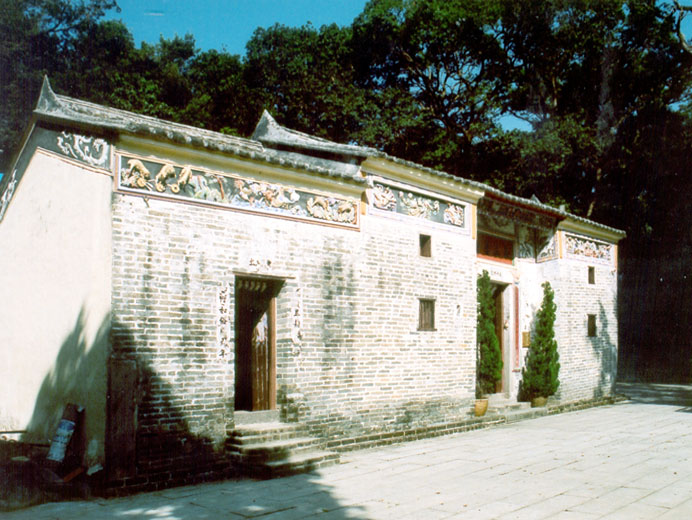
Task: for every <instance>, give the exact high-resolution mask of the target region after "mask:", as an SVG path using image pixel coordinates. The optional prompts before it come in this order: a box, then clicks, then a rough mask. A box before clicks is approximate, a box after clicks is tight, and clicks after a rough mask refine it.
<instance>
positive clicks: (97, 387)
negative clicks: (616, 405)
mask: <svg viewBox="0 0 692 520" xmlns="http://www.w3.org/2000/svg"><path fill="white" fill-rule="evenodd" d="M0 196H1V199H0V251H1V252H2V253H1V254H0V281H1V286H2V288H3V297H2V298H0V316H2V326H1V327H0V345H2V346H3V356H4V363H2V365H1V366H0V395H2V397H1V398H0V429H4V430H10V429H11V430H25V431H26V432H27V434H26V435H27V438H38V439H49V438H50V437H51V435H52V432H53V431H54V429H55V426H56V424H57V422H58V420H59V419H60V415H61V413H62V410H63V408H64V406H65V404H66V403H77V404H79V405H81V406H83V407H84V410H85V412H84V440H83V443H84V446H83V452H84V457H85V459H86V464H89V465H91V464H95V463H101V464H103V465H104V466H106V468H107V469H108V472H109V479H110V482H111V483H112V485H113V486H126V487H130V488H133V489H137V488H142V489H144V488H146V487H157V486H162V485H170V484H174V483H179V482H183V481H188V480H189V478H190V477H189V475H191V474H192V473H194V474H196V475H201V476H203V477H204V476H208V477H211V476H216V475H224V474H229V472H232V471H233V470H234V469H233V468H234V467H236V466H240V465H243V464H245V465H249V464H251V462H252V457H251V456H249V451H248V450H246V451H245V452H243V449H245V448H244V447H243V446H245V447H247V442H249V441H247V439H248V437H250V436H251V435H250V433H249V432H252V425H253V424H256V425H258V426H256V428H255V430H259V429H261V428H265V430H267V431H270V432H275V433H276V434H277V435H278V436H280V435H279V434H280V433H281V432H284V431H288V430H291V431H300V432H301V435H299V436H298V437H300V436H309V437H311V438H313V439H317V441H319V443H321V444H320V446H321V448H325V447H326V448H329V449H330V450H331V451H334V450H336V451H338V450H340V449H349V448H353V447H358V446H369V445H373V444H376V443H377V442H378V440H381V439H396V438H399V439H404V438H414V437H416V436H421V435H423V434H424V432H425V431H430V432H433V431H443V430H445V428H447V427H449V426H450V425H455V424H461V423H463V422H464V421H467V420H469V412H470V409H471V405H472V402H473V400H474V397H475V386H476V301H477V296H476V282H477V279H478V276H479V274H481V273H482V272H483V271H487V272H488V273H489V275H490V278H491V280H492V283H493V288H494V294H495V302H496V314H497V316H496V330H497V332H498V335H499V339H500V344H501V349H502V359H503V371H502V380H501V383H500V384H499V385H498V388H497V392H498V394H501V395H502V396H503V397H504V398H505V399H506V400H509V401H513V400H514V401H515V400H516V398H517V391H518V387H519V383H520V381H521V369H522V367H523V366H524V362H525V357H526V353H527V351H528V347H529V345H530V342H531V336H532V329H533V326H534V318H535V315H536V311H537V310H538V308H539V307H540V305H541V300H542V296H543V291H542V288H541V284H542V283H543V282H545V281H549V282H550V283H551V285H552V287H553V289H554V291H555V302H556V304H557V319H556V324H555V330H556V339H557V342H558V346H559V355H560V364H561V369H560V387H559V390H558V393H557V395H556V396H555V397H554V399H555V400H557V401H559V402H563V403H568V402H578V401H585V400H590V399H595V398H600V397H603V396H608V395H611V394H612V392H613V387H614V383H615V375H616V367H617V338H618V323H617V312H616V309H617V279H618V276H617V274H618V257H617V251H618V246H617V244H618V241H619V240H621V239H622V238H623V237H624V233H623V232H622V231H619V230H617V229H613V228H610V227H608V226H605V225H602V224H599V223H597V222H593V221H590V220H587V219H584V218H581V217H579V216H576V215H573V214H570V213H568V212H565V211H563V210H561V209H556V208H553V207H551V206H548V205H545V204H542V203H540V202H539V201H537V200H535V199H533V200H531V199H525V198H520V197H516V196H513V195H511V194H508V193H504V192H502V191H499V190H497V189H495V188H492V187H490V186H487V185H485V184H481V183H478V182H474V181H470V180H466V179H463V178H459V177H455V176H452V175H448V174H446V173H444V172H441V171H436V170H433V169H429V168H426V167H424V166H421V165H419V164H414V163H411V162H408V161H405V160H402V159H398V158H396V157H392V156H389V155H387V154H385V153H383V152H381V151H378V150H375V149H372V148H367V147H362V146H354V145H345V144H337V143H333V142H330V141H327V140H323V139H320V138H316V137H313V136H310V135H307V134H304V133H300V132H296V131H293V130H290V129H287V128H284V127H282V126H281V125H279V124H278V123H277V122H276V121H275V120H274V119H273V118H272V117H271V116H270V115H269V114H268V113H266V112H265V114H264V115H263V116H262V118H261V120H260V121H259V123H258V125H257V127H256V130H255V132H254V134H253V135H252V137H251V138H249V139H242V138H238V137H233V136H229V135H224V134H220V133H215V132H211V131H208V130H203V129H199V128H192V127H189V126H184V125H180V124H176V123H170V122H167V121H162V120H159V119H155V118H152V117H146V116H141V115H137V114H134V113H130V112H125V111H122V110H116V109H112V108H108V107H105V106H100V105H96V104H93V103H88V102H85V101H81V100H77V99H73V98H69V97H66V96H63V95H58V94H56V93H54V92H53V91H52V90H51V88H50V86H49V84H48V82H47V81H46V82H45V83H44V86H43V89H42V92H41V96H40V99H39V100H38V103H37V106H36V109H35V111H34V116H33V119H32V122H31V126H30V129H29V130H28V132H27V134H26V138H25V140H24V142H23V145H22V148H21V150H20V151H19V152H18V154H17V157H16V161H15V163H14V164H13V167H12V170H11V171H8V172H7V173H6V175H5V178H4V179H3V180H2V182H1V183H0ZM271 425H274V426H273V427H272V426H271ZM426 429H427V430H426ZM450 431H451V430H450ZM421 432H423V433H421ZM255 433H256V432H255ZM244 439H245V440H244ZM246 441H247V442H246ZM244 443H245V444H244ZM312 451H313V452H314V451H315V450H312ZM321 453H322V456H323V457H324V458H325V459H324V460H327V459H329V452H328V451H323V452H321ZM296 457H297V458H295V460H298V459H299V457H298V456H296ZM301 460H304V461H307V460H308V458H307V456H306V457H305V458H304V459H301ZM274 462H275V465H278V464H279V463H280V460H278V459H277V460H276V461H274ZM306 464H307V462H306Z"/></svg>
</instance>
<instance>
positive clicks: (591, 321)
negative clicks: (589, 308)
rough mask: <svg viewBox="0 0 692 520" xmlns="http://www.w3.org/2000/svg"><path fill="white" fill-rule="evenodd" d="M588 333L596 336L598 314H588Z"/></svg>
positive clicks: (591, 336)
mask: <svg viewBox="0 0 692 520" xmlns="http://www.w3.org/2000/svg"><path fill="white" fill-rule="evenodd" d="M587 329H588V330H587V333H588V336H589V337H590V338H593V337H595V336H596V315H595V314H589V315H588V320H587Z"/></svg>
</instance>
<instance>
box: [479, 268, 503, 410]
mask: <svg viewBox="0 0 692 520" xmlns="http://www.w3.org/2000/svg"><path fill="white" fill-rule="evenodd" d="M476 294H477V299H478V305H477V318H476V399H477V404H476V411H475V413H476V415H483V414H484V413H485V410H487V408H488V399H487V397H486V396H487V394H491V393H493V392H494V391H495V387H496V386H497V383H498V382H499V381H500V380H501V379H502V352H501V351H500V342H499V340H498V339H497V334H495V299H494V298H493V288H492V284H491V283H490V276H489V275H488V271H483V274H481V275H480V276H479V277H478V284H477V288H476ZM479 401H480V402H479ZM481 411H482V413H481Z"/></svg>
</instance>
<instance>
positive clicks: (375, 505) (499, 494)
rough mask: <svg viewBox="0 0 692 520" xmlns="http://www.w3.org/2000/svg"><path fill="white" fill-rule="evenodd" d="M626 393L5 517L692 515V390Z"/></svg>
mask: <svg viewBox="0 0 692 520" xmlns="http://www.w3.org/2000/svg"><path fill="white" fill-rule="evenodd" d="M657 388H658V391H659V393H658V394H657V393H656V389H657ZM622 390H624V391H625V392H628V391H629V392H630V394H631V395H632V397H633V399H632V400H631V401H629V402H625V403H620V404H615V405H611V406H605V407H600V408H592V409H588V410H582V411H579V412H572V413H565V414H561V415H554V416H547V417H541V418H537V419H531V420H526V421H522V422H517V423H512V424H508V425H503V426H497V427H493V428H490V429H487V430H476V431H472V432H467V433H462V434H458V435H453V436H448V437H442V438H436V439H430V440H423V441H417V442H410V443H406V444H400V445H394V446H389V447H385V448H378V449H371V450H366V451H358V452H352V453H345V454H343V456H342V460H343V463H342V464H340V465H338V466H334V467H330V468H326V469H323V470H320V471H318V472H315V473H311V474H307V475H298V476H294V477H288V478H283V479H277V480H271V481H250V480H241V481H227V482H219V483H212V484H204V485H198V486H188V487H183V488H176V489H170V490H165V491H160V492H155V493H145V494H140V495H135V496H131V497H125V498H118V499H112V500H103V499H97V500H92V501H81V502H62V503H53V504H43V505H40V506H36V507H33V508H30V509H26V510H22V511H15V512H12V513H5V514H3V515H0V516H2V518H3V519H7V520H15V519H16V520H19V519H31V520H43V519H46V520H47V519H74V518H80V519H103V518H123V519H165V520H187V519H210V520H211V519H229V520H230V519H239V520H240V519H261V520H278V519H280V520H294V519H295V520H299V519H304V518H311V519H317V520H346V519H354V520H358V519H361V520H366V519H367V520H379V519H382V520H385V519H397V520H399V519H432V520H434V519H474V520H483V519H488V520H490V519H497V520H541V519H558V520H567V519H578V520H588V519H604V520H619V519H623V520H636V519H650V518H657V519H658V518H660V519H667V520H670V519H679V520H688V519H692V387H684V386H683V387H671V386H669V385H666V386H663V385H647V386H642V385H638V386H637V385H630V386H625V387H624V388H623V389H621V391H622ZM669 394H670V395H669ZM657 395H658V397H657Z"/></svg>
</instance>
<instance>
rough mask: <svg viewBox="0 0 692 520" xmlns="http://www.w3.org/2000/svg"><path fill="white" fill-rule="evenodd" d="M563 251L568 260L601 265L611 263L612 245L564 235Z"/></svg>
mask: <svg viewBox="0 0 692 520" xmlns="http://www.w3.org/2000/svg"><path fill="white" fill-rule="evenodd" d="M565 250H566V255H567V257H568V258H575V259H577V260H584V261H588V262H596V263H601V264H611V263H613V258H614V251H613V244H607V243H605V242H598V241H596V240H593V239H591V238H586V237H581V236H577V235H570V234H567V233H565Z"/></svg>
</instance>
